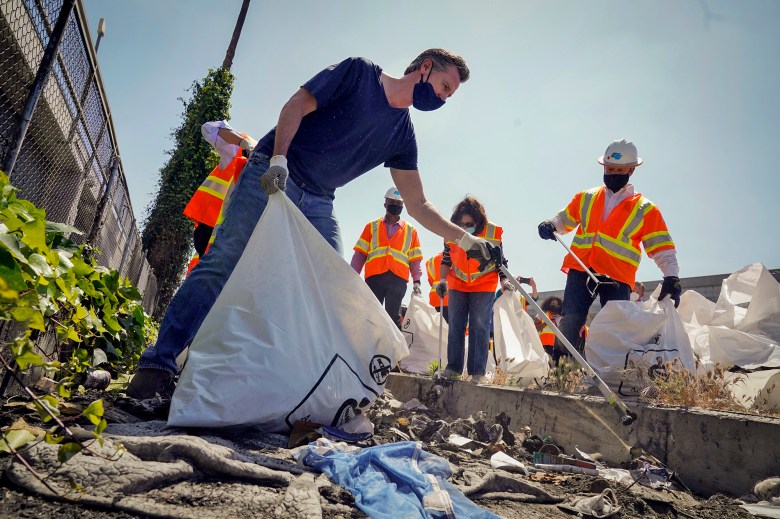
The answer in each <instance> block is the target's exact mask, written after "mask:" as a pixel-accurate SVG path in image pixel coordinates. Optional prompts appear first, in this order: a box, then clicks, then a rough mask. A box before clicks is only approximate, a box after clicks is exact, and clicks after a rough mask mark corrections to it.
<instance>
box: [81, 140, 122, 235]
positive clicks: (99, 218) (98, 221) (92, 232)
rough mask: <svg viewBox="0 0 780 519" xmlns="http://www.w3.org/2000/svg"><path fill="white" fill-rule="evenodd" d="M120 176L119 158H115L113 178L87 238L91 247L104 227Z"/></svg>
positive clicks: (111, 177)
mask: <svg viewBox="0 0 780 519" xmlns="http://www.w3.org/2000/svg"><path fill="white" fill-rule="evenodd" d="M118 176H119V157H118V156H114V165H113V167H112V168H111V176H110V177H109V178H108V184H106V190H105V191H104V192H103V196H102V197H101V198H100V202H99V203H98V207H97V211H95V219H94V220H93V221H92V228H91V229H90V231H89V236H87V243H89V244H90V245H93V244H94V243H95V238H97V234H98V231H100V227H101V226H102V225H103V214H105V212H106V206H107V205H108V200H109V199H110V198H111V191H112V190H113V189H114V183H115V182H116V177H118Z"/></svg>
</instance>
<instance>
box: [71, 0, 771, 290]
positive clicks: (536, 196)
mask: <svg viewBox="0 0 780 519" xmlns="http://www.w3.org/2000/svg"><path fill="white" fill-rule="evenodd" d="M84 4H85V6H86V10H87V15H88V17H89V21H90V24H91V26H92V30H93V38H94V30H95V27H96V25H97V22H98V20H99V18H101V17H103V18H105V19H106V36H105V37H104V39H103V41H102V42H101V44H100V51H99V54H98V57H99V61H100V66H101V70H102V74H103V80H104V82H105V85H106V88H107V92H108V98H109V102H110V104H111V109H112V113H113V117H114V124H115V127H116V130H117V134H118V140H119V146H120V151H121V154H122V160H123V163H124V166H125V172H126V174H127V182H128V185H129V187H130V194H131V199H132V203H133V207H134V210H135V213H136V216H137V217H138V219H139V221H141V220H143V217H144V215H145V210H146V207H147V206H148V204H149V202H150V200H151V199H152V197H153V194H154V190H155V185H156V180H157V175H158V170H159V169H160V167H162V165H163V164H164V163H165V161H166V159H167V155H166V154H165V151H166V150H169V149H171V147H172V142H171V140H170V137H169V135H170V132H171V130H172V129H173V128H175V127H176V126H177V125H178V124H179V122H180V114H181V111H182V105H181V103H180V102H179V101H178V100H177V98H179V97H182V96H186V95H187V93H186V92H185V90H186V89H187V88H188V87H189V85H190V84H191V83H192V81H193V80H196V79H200V78H202V77H204V76H205V74H206V71H207V69H208V68H209V67H214V68H216V67H218V66H219V65H220V64H221V63H222V60H223V57H224V54H225V50H226V48H227V45H228V42H229V40H230V36H231V34H232V31H233V26H234V24H235V19H236V17H237V15H238V11H239V9H240V6H241V1H240V0H231V1H228V0H221V1H217V2H214V1H202V0H176V1H174V0H166V1H163V2H160V1H157V0H128V1H124V2H106V1H103V0H84ZM778 26H780V2H778V1H776V0H764V1H752V0H751V1H744V2H733V1H704V0H699V1H696V0H668V1H646V2H639V1H626V0H599V1H589V2H582V1H574V0H571V1H561V0H555V1H552V0H551V1H544V2H542V1H541V0H540V1H533V2H528V1H520V0H512V1H500V2H474V1H473V0H469V1H452V2H435V3H434V2H421V1H419V0H416V1H414V0H396V1H394V2H378V1H371V2H366V1H365V0H362V1H357V0H350V1H346V0H334V1H330V2H322V1H312V0H298V1H295V2H283V1H273V2H268V1H266V2H263V1H260V0H254V1H253V2H252V4H251V5H250V8H249V14H248V16H247V20H246V24H245V26H244V30H243V33H242V36H241V41H240V43H239V46H238V51H237V55H236V58H235V61H234V65H233V68H232V71H233V73H234V74H236V76H237V79H236V85H235V91H234V94H233V99H232V109H231V116H232V121H231V123H232V124H233V126H234V127H236V128H238V129H240V130H241V131H244V132H247V133H250V134H251V135H253V136H254V137H255V138H259V137H261V136H262V135H264V134H265V133H266V131H267V130H268V129H270V128H271V127H272V126H273V125H274V124H275V123H276V120H277V117H278V115H279V110H280V109H281V107H282V105H283V104H284V102H285V101H286V100H287V99H288V98H289V97H290V95H292V93H293V92H295V90H296V89H297V88H298V86H299V85H301V84H302V83H303V82H305V81H306V80H307V79H309V78H310V77H311V76H312V75H314V74H315V73H316V72H318V71H319V70H321V69H322V68H324V67H325V66H327V65H330V64H332V63H336V62H338V61H340V60H342V59H344V58H346V57H348V56H363V57H366V58H369V59H371V60H372V61H374V62H376V63H377V64H379V65H380V66H382V67H383V68H384V70H385V71H386V72H387V73H388V74H390V75H392V76H400V75H402V73H403V70H404V68H405V67H406V65H408V63H409V62H410V61H411V60H412V59H413V58H414V57H415V56H416V55H417V54H418V53H419V52H420V51H422V50H424V49H426V48H429V47H445V48H448V49H450V50H453V51H455V52H458V53H460V54H461V55H463V56H464V57H465V58H466V60H467V63H468V64H469V67H470V68H471V72H472V76H471V79H470V80H469V81H468V82H467V83H464V84H463V85H462V86H461V88H460V89H459V90H458V92H457V93H456V94H455V96H453V97H452V98H451V99H450V101H449V102H448V103H447V104H446V106H444V107H443V108H441V109H440V110H438V111H436V112H430V113H423V112H417V111H415V110H414V109H412V118H413V121H414V124H415V128H416V132H417V139H418V147H419V168H420V171H421V174H422V178H423V183H424V186H425V193H426V195H427V198H428V199H429V200H431V201H432V202H433V203H434V204H435V205H436V206H437V207H438V208H439V209H440V210H441V211H442V212H443V213H444V214H445V215H446V216H447V217H449V215H450V213H451V210H452V208H453V206H454V205H455V204H456V203H457V202H458V201H459V200H461V199H462V197H463V196H464V195H466V194H468V193H471V194H473V195H475V196H477V197H478V198H479V199H480V200H481V201H482V202H483V203H484V205H485V207H486V209H487V213H488V217H489V218H490V220H492V221H494V222H495V223H497V224H499V225H502V226H503V227H504V229H505V232H504V244H505V253H506V256H507V258H508V259H509V262H510V263H509V267H510V270H511V271H512V272H513V273H514V274H515V275H523V276H533V277H535V278H536V280H537V282H538V285H539V289H540V290H556V289H560V288H562V287H563V284H564V282H565V276H564V275H563V274H562V273H561V272H560V270H559V267H560V264H561V260H562V258H563V255H564V250H563V248H562V247H561V246H560V245H558V244H556V243H554V242H549V241H542V240H541V239H540V238H539V237H538V235H537V232H536V226H537V224H538V223H539V222H540V221H542V220H544V219H546V218H548V217H550V216H552V215H553V214H555V213H556V212H557V211H558V210H559V209H560V208H561V207H563V206H565V205H566V204H567V203H568V202H569V200H571V197H572V196H573V195H574V194H575V193H576V192H578V191H580V190H582V189H585V188H589V187H593V186H596V185H599V184H600V183H601V176H602V169H601V167H600V166H599V165H598V164H597V163H596V157H598V156H600V155H601V154H602V153H603V151H604V149H605V148H606V146H607V145H608V144H609V143H610V142H611V141H612V140H614V139H618V138H623V137H625V138H628V139H631V140H633V141H634V142H635V143H636V144H637V147H638V148H639V154H640V156H641V157H643V158H644V160H645V164H644V165H642V166H641V167H640V168H638V169H637V171H636V173H635V174H634V176H633V177H632V183H633V184H634V185H635V187H636V189H637V191H639V192H641V193H643V194H644V195H646V196H647V197H648V198H650V199H651V200H653V201H654V202H655V203H656V204H657V205H658V206H659V207H660V209H661V211H662V212H663V214H664V217H665V219H666V221H667V224H668V225H669V228H670V230H671V233H672V236H673V238H674V240H675V242H676V244H677V248H678V258H679V262H680V267H681V275H682V276H684V277H685V276H699V275H707V274H719V273H725V272H733V271H735V270H737V269H739V268H741V267H742V266H744V265H747V264H749V263H753V262H756V261H760V262H763V263H764V264H765V265H766V266H767V267H769V268H777V267H780V243H779V242H778V238H777V234H778V233H777V230H776V225H777V221H778V217H777V209H776V207H777V197H778V194H779V193H780V175H778V173H780V172H779V171H778V169H780V168H779V167H778V157H777V150H778V148H780V99H779V97H780V52H778V49H780V31H778V30H777V27H778ZM391 185H392V180H391V178H390V174H389V171H388V170H386V169H384V168H377V169H376V170H374V171H371V172H369V173H367V174H366V175H364V176H362V177H360V178H359V179H357V180H356V181H354V182H352V183H351V184H349V185H348V186H346V187H344V188H342V189H340V190H338V191H337V193H336V213H337V215H338V217H339V220H340V223H341V227H342V233H343V240H344V245H345V256H347V258H349V257H351V253H352V251H351V247H352V246H353V245H354V242H355V241H356V240H357V238H358V236H359V235H360V232H361V231H362V229H363V226H364V225H365V223H366V222H368V221H369V220H371V219H373V218H376V217H378V216H380V215H381V214H383V213H384V209H383V207H382V203H383V195H384V193H385V191H386V190H387V188H388V187H390V186H391ZM418 230H419V231H420V239H421V241H422V248H423V254H424V255H425V257H426V258H427V257H430V256H431V255H433V254H435V253H436V252H438V251H439V250H440V248H441V239H440V238H438V237H436V236H434V235H433V234H431V233H429V232H427V231H426V230H424V229H420V228H419V226H418ZM569 238H571V235H569ZM659 277H660V272H659V271H658V269H657V268H656V266H655V264H654V262H653V261H652V260H650V259H649V258H647V257H646V256H645V257H644V258H643V261H642V264H641V266H640V269H639V273H638V278H639V279H641V280H654V279H658V278H659ZM424 286H425V287H427V284H426V283H424Z"/></svg>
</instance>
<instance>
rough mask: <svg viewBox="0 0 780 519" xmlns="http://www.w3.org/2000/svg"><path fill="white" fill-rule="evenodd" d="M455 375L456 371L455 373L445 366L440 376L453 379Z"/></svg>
mask: <svg viewBox="0 0 780 519" xmlns="http://www.w3.org/2000/svg"><path fill="white" fill-rule="evenodd" d="M456 375H458V373H455V372H454V371H453V370H451V369H449V368H447V369H445V370H444V371H443V372H442V374H441V378H443V379H444V380H455V376H456Z"/></svg>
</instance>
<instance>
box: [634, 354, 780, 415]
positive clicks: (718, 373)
mask: <svg viewBox="0 0 780 519" xmlns="http://www.w3.org/2000/svg"><path fill="white" fill-rule="evenodd" d="M664 367H665V371H666V375H665V376H663V377H658V378H656V379H651V378H650V377H649V376H647V375H646V373H647V371H646V370H645V369H644V368H636V372H635V373H632V375H633V376H635V377H636V378H643V379H642V383H643V387H644V389H643V390H642V391H641V393H640V400H642V401H645V402H650V403H657V404H668V405H677V406H685V407H701V408H704V409H713V410H719V411H736V412H740V413H751V414H761V415H777V413H776V412H774V411H771V410H770V409H769V408H768V397H767V396H764V397H759V398H758V399H757V400H756V401H755V402H752V403H751V402H750V401H749V400H748V399H746V400H745V401H740V400H739V399H737V398H736V397H735V395H734V391H733V388H734V386H735V385H737V384H740V383H743V382H744V377H742V376H741V375H735V376H731V377H730V376H728V375H729V374H730V373H729V371H728V370H727V369H726V368H725V367H724V366H721V365H720V364H716V365H715V366H714V367H713V369H712V370H710V371H708V372H707V373H706V374H697V373H692V372H690V371H687V370H686V369H684V368H683V367H682V366H681V365H680V364H679V362H667V363H665V365H664ZM697 368H698V365H697ZM774 389H775V388H774V385H773V386H772V387H770V388H768V389H767V394H769V393H771V392H772V391H773V390H774Z"/></svg>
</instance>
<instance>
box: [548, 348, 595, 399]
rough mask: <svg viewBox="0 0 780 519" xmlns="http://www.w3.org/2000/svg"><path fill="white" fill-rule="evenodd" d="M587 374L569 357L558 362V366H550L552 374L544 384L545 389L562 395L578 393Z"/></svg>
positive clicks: (564, 357)
mask: <svg viewBox="0 0 780 519" xmlns="http://www.w3.org/2000/svg"><path fill="white" fill-rule="evenodd" d="M584 376H585V372H584V371H583V370H582V368H580V366H579V364H577V362H576V361H575V360H574V359H572V358H571V357H568V356H563V357H561V358H560V359H559V360H558V365H557V366H550V373H549V374H548V375H547V380H546V382H545V384H544V389H547V390H550V391H559V392H561V393H576V392H577V389H578V388H579V387H580V383H581V382H582V378H583V377H584Z"/></svg>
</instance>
